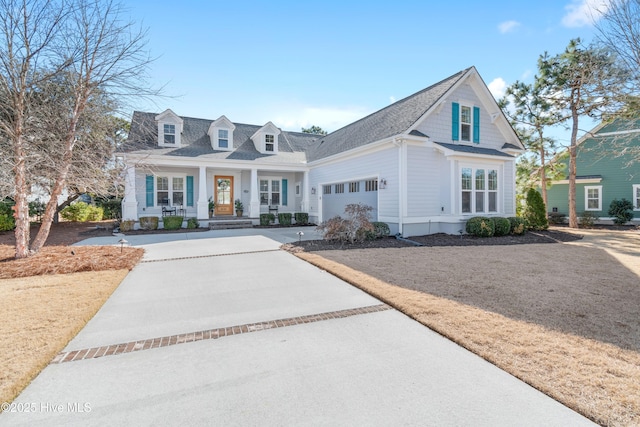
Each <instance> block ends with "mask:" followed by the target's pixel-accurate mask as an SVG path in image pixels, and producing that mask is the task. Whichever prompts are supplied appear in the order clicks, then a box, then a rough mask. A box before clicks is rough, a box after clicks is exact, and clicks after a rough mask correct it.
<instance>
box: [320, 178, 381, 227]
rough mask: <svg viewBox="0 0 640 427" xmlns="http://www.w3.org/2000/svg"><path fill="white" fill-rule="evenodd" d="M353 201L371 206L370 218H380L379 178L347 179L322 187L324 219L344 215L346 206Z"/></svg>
mask: <svg viewBox="0 0 640 427" xmlns="http://www.w3.org/2000/svg"><path fill="white" fill-rule="evenodd" d="M351 203H362V204H364V205H368V206H371V207H372V208H373V210H372V211H371V215H370V218H369V219H370V220H371V221H377V220H378V180H377V179H376V178H372V179H365V180H360V181H347V182H341V183H338V184H327V185H324V186H323V187H322V220H323V221H326V220H328V219H330V218H333V217H334V216H338V215H339V216H341V217H344V216H345V214H344V207H345V206H346V205H348V204H351Z"/></svg>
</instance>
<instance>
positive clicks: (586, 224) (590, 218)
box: [578, 211, 599, 228]
mask: <svg viewBox="0 0 640 427" xmlns="http://www.w3.org/2000/svg"><path fill="white" fill-rule="evenodd" d="M598 219H599V218H598V215H596V214H594V213H593V212H590V211H584V212H582V214H581V215H580V219H579V220H578V226H579V227H580V228H592V227H593V225H594V224H595V223H596V221H597V220H598Z"/></svg>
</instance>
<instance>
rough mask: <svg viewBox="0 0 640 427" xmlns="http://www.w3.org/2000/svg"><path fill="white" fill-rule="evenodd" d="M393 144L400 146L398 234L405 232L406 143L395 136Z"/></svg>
mask: <svg viewBox="0 0 640 427" xmlns="http://www.w3.org/2000/svg"><path fill="white" fill-rule="evenodd" d="M392 142H393V145H395V146H397V147H398V235H400V236H402V234H403V225H404V223H403V221H404V210H405V209H404V184H405V182H404V172H403V171H404V168H403V164H404V157H405V144H404V141H403V140H402V139H398V138H395V137H394V138H393V141H392Z"/></svg>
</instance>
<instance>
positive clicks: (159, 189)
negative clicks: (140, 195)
mask: <svg viewBox="0 0 640 427" xmlns="http://www.w3.org/2000/svg"><path fill="white" fill-rule="evenodd" d="M184 190H185V186H184V177H183V176H174V177H168V176H157V177H156V201H157V205H158V206H181V205H183V204H184Z"/></svg>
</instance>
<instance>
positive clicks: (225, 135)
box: [218, 129, 229, 148]
mask: <svg viewBox="0 0 640 427" xmlns="http://www.w3.org/2000/svg"><path fill="white" fill-rule="evenodd" d="M218 147H220V148H229V131H228V130H227V129H218Z"/></svg>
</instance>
